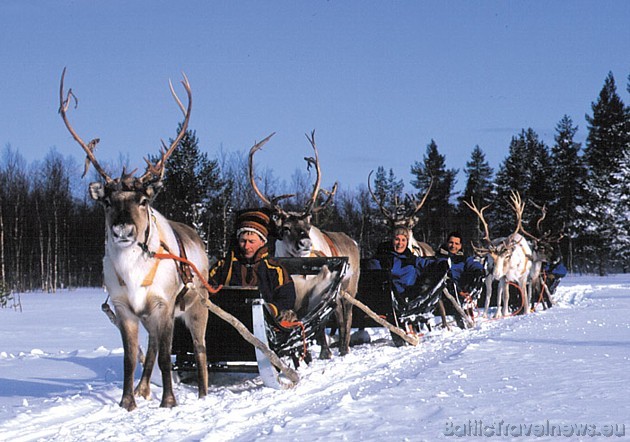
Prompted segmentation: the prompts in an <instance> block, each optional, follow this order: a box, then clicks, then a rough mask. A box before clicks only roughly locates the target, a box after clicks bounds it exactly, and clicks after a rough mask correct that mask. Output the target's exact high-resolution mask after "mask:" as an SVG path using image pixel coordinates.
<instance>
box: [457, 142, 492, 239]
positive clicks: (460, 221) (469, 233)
mask: <svg viewBox="0 0 630 442" xmlns="http://www.w3.org/2000/svg"><path fill="white" fill-rule="evenodd" d="M464 173H465V174H466V188H465V189H464V194H463V195H462V196H461V197H460V198H459V206H458V217H457V224H456V226H455V227H456V228H457V229H458V230H459V231H460V233H461V234H462V235H463V236H464V239H465V240H471V241H474V242H475V243H477V244H478V243H479V242H480V239H481V238H482V233H481V230H480V225H479V223H480V220H479V218H478V217H477V215H475V213H474V212H472V211H471V210H470V209H469V208H468V206H466V205H465V204H464V201H466V202H468V203H470V201H471V200H472V201H473V202H474V203H475V205H476V206H477V207H479V208H481V207H483V206H486V205H488V204H489V203H490V202H491V201H492V200H493V184H492V175H493V173H494V171H493V170H492V167H490V165H489V164H488V162H487V161H486V155H485V153H484V152H483V150H481V148H480V147H479V146H478V145H477V146H475V148H474V149H473V151H472V153H471V156H470V160H469V161H468V162H466V169H464Z"/></svg>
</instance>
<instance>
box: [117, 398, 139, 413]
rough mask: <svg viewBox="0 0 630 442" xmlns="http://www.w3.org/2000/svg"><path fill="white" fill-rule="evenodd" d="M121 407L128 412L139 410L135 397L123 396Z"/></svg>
mask: <svg viewBox="0 0 630 442" xmlns="http://www.w3.org/2000/svg"><path fill="white" fill-rule="evenodd" d="M119 405H120V407H121V408H124V409H125V410H127V411H133V410H135V409H136V408H137V406H136V400H135V399H134V398H133V396H123V398H122V399H121V400H120V404H119Z"/></svg>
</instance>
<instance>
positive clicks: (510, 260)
mask: <svg viewBox="0 0 630 442" xmlns="http://www.w3.org/2000/svg"><path fill="white" fill-rule="evenodd" d="M464 203H465V204H466V205H467V206H468V207H469V208H470V209H471V210H472V211H473V212H475V213H476V214H477V216H478V217H479V219H480V220H481V223H482V224H483V226H484V231H485V236H484V238H483V239H484V241H485V243H486V244H485V246H484V247H474V248H475V252H476V253H478V254H486V255H489V256H490V258H491V259H492V261H493V263H494V267H493V269H492V273H491V274H490V275H488V277H487V278H486V303H485V309H484V316H486V315H487V313H488V308H489V307H490V298H491V296H492V283H493V281H497V282H498V288H497V311H496V315H495V316H496V317H500V316H507V315H508V308H509V305H508V303H509V298H510V291H509V287H508V284H510V283H514V284H516V285H517V286H518V288H519V290H520V293H521V296H522V302H523V309H524V312H525V313H529V311H530V302H529V295H528V290H527V280H528V277H529V273H530V269H531V265H532V261H531V255H532V250H531V248H530V246H529V244H528V243H527V241H526V240H525V238H524V237H523V236H521V235H520V234H519V233H518V232H519V230H520V229H521V218H522V215H523V209H524V207H525V205H524V204H523V202H522V201H521V197H520V195H519V194H518V193H517V192H512V193H511V196H510V206H511V207H512V210H514V213H515V214H516V229H515V230H514V232H512V233H511V234H510V235H509V236H508V237H506V238H497V239H495V240H491V239H490V232H489V229H488V223H487V222H486V220H485V219H484V216H483V211H484V210H486V209H487V208H488V207H489V206H484V207H482V208H481V209H479V208H477V206H476V205H475V203H474V201H473V200H472V198H471V202H470V203H468V202H467V201H464Z"/></svg>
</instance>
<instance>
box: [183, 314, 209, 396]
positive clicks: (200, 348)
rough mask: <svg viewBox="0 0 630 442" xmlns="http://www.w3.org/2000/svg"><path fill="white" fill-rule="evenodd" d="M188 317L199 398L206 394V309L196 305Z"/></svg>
mask: <svg viewBox="0 0 630 442" xmlns="http://www.w3.org/2000/svg"><path fill="white" fill-rule="evenodd" d="M191 309H194V310H193V311H191V315H190V325H189V324H188V323H187V324H186V326H187V327H188V329H189V330H190V334H191V335H192V340H193V348H194V351H195V361H196V363H197V386H198V388H199V397H200V398H202V397H204V396H206V395H207V394H208V356H207V353H206V326H207V324H208V309H207V308H205V307H204V306H203V305H201V303H196V304H195V305H194V307H191Z"/></svg>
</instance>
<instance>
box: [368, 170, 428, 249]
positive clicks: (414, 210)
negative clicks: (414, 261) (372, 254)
mask: <svg viewBox="0 0 630 442" xmlns="http://www.w3.org/2000/svg"><path fill="white" fill-rule="evenodd" d="M373 172H374V171H370V173H369V175H368V190H369V192H370V195H371V196H372V199H373V200H374V202H375V203H376V204H377V205H378V207H379V209H380V210H381V213H382V214H383V216H384V217H385V220H386V223H387V225H388V226H389V228H390V230H391V231H392V232H393V231H394V230H395V229H396V228H399V227H403V228H405V229H407V230H408V231H409V240H408V242H407V248H408V249H409V250H410V251H411V253H413V254H414V255H416V256H435V251H434V250H433V247H431V246H430V245H429V244H427V243H426V242H420V241H418V240H416V239H415V238H414V236H413V228H414V227H415V226H416V224H418V219H419V218H418V212H419V211H420V209H421V208H422V206H423V205H424V203H425V202H426V200H427V197H428V196H429V192H430V191H431V187H432V186H433V178H432V179H431V183H430V184H429V188H428V189H427V191H426V193H425V194H424V197H422V200H420V201H418V200H417V199H415V198H410V197H408V198H407V199H408V201H409V202H410V203H411V204H407V205H405V204H403V203H401V202H399V201H398V198H396V199H395V201H394V210H393V211H389V210H387V209H386V208H385V206H384V205H383V201H380V200H379V199H378V198H377V197H376V195H375V194H374V192H373V191H372V186H371V184H370V182H371V177H372V173H373Z"/></svg>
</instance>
